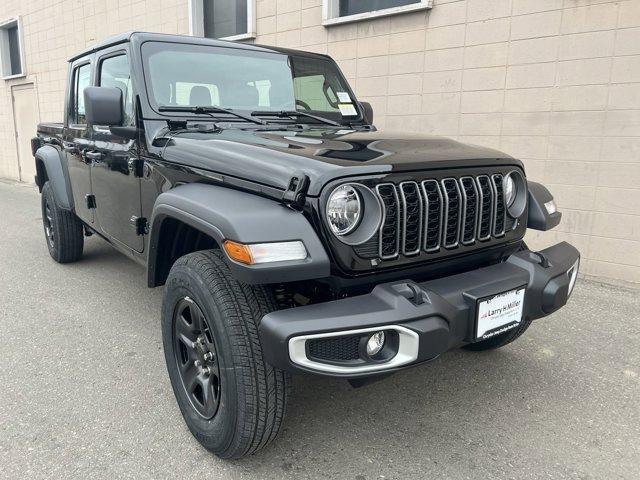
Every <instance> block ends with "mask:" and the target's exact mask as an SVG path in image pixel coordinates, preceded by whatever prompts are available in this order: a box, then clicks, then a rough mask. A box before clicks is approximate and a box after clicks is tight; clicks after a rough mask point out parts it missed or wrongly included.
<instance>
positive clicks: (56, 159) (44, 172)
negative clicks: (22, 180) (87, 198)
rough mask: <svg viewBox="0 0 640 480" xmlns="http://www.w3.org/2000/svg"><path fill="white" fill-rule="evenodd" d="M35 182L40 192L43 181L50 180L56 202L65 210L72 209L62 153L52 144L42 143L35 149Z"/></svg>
mask: <svg viewBox="0 0 640 480" xmlns="http://www.w3.org/2000/svg"><path fill="white" fill-rule="evenodd" d="M35 162H36V184H37V185H38V189H39V190H40V192H42V187H43V186H44V184H45V182H47V181H48V182H50V183H51V186H52V188H53V193H54V195H55V200H56V203H57V205H58V206H59V207H61V208H64V209H65V210H72V209H73V196H72V195H71V192H70V187H69V182H68V178H67V173H66V168H65V167H66V164H64V160H63V158H62V154H61V153H60V151H59V150H58V149H56V148H55V147H53V146H52V145H44V146H42V147H40V148H39V149H38V150H36V153H35Z"/></svg>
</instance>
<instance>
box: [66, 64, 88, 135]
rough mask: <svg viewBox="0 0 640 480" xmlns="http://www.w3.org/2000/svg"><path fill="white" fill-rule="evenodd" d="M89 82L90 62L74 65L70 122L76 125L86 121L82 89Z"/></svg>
mask: <svg viewBox="0 0 640 480" xmlns="http://www.w3.org/2000/svg"><path fill="white" fill-rule="evenodd" d="M90 84H91V64H89V63H87V64H86V65H81V66H79V67H76V69H75V71H74V74H73V95H72V96H73V108H72V111H71V117H72V118H71V122H70V123H72V124H76V125H84V124H86V123H87V119H86V117H85V109H84V89H85V88H87V87H88V86H89V85H90Z"/></svg>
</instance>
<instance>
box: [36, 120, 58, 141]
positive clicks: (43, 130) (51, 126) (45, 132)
mask: <svg viewBox="0 0 640 480" xmlns="http://www.w3.org/2000/svg"><path fill="white" fill-rule="evenodd" d="M63 130H64V124H63V123H62V122H60V123H57V122H55V123H54V122H47V123H39V124H38V135H39V136H43V137H52V136H59V135H62V133H63Z"/></svg>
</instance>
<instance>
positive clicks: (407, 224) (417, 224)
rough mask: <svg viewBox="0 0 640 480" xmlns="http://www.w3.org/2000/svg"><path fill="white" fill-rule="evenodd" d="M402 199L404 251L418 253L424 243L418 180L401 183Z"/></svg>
mask: <svg viewBox="0 0 640 480" xmlns="http://www.w3.org/2000/svg"><path fill="white" fill-rule="evenodd" d="M400 198H401V199H402V202H401V203H402V219H403V221H402V253H403V254H404V255H417V254H418V253H420V247H421V243H422V197H421V196H420V189H419V188H418V184H417V183H416V182H403V183H401V184H400Z"/></svg>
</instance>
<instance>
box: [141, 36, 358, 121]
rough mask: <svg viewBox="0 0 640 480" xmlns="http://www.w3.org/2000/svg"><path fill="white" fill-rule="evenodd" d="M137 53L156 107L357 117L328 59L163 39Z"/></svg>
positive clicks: (347, 89)
mask: <svg viewBox="0 0 640 480" xmlns="http://www.w3.org/2000/svg"><path fill="white" fill-rule="evenodd" d="M142 54H143V55H142V56H143V59H144V69H145V78H146V82H147V90H148V93H149V99H150V103H151V104H152V107H153V108H154V109H155V110H158V107H160V106H175V107H194V106H198V107H221V108H230V109H233V110H240V111H247V112H249V113H250V112H253V111H258V112H270V111H274V112H275V111H296V110H297V111H300V112H305V113H311V114H316V115H320V116H322V117H325V118H328V119H331V120H335V121H337V122H341V123H342V122H346V121H354V120H358V119H359V118H360V117H359V113H358V111H357V109H356V106H355V99H354V98H352V95H351V93H349V88H348V85H347V82H346V81H345V80H344V78H343V77H342V75H341V73H340V71H339V70H338V68H337V67H336V65H335V63H334V62H333V61H331V60H329V59H324V58H321V57H312V56H303V55H293V56H289V55H285V54H282V53H273V52H260V51H253V50H244V49H240V48H227V47H212V46H203V45H188V44H176V43H162V42H146V43H145V44H143V46H142ZM178 115H179V114H178ZM297 121H298V122H307V121H309V120H308V119H307V118H303V117H299V118H298V119H297ZM311 121H312V122H314V123H315V121H313V120H311Z"/></svg>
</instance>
